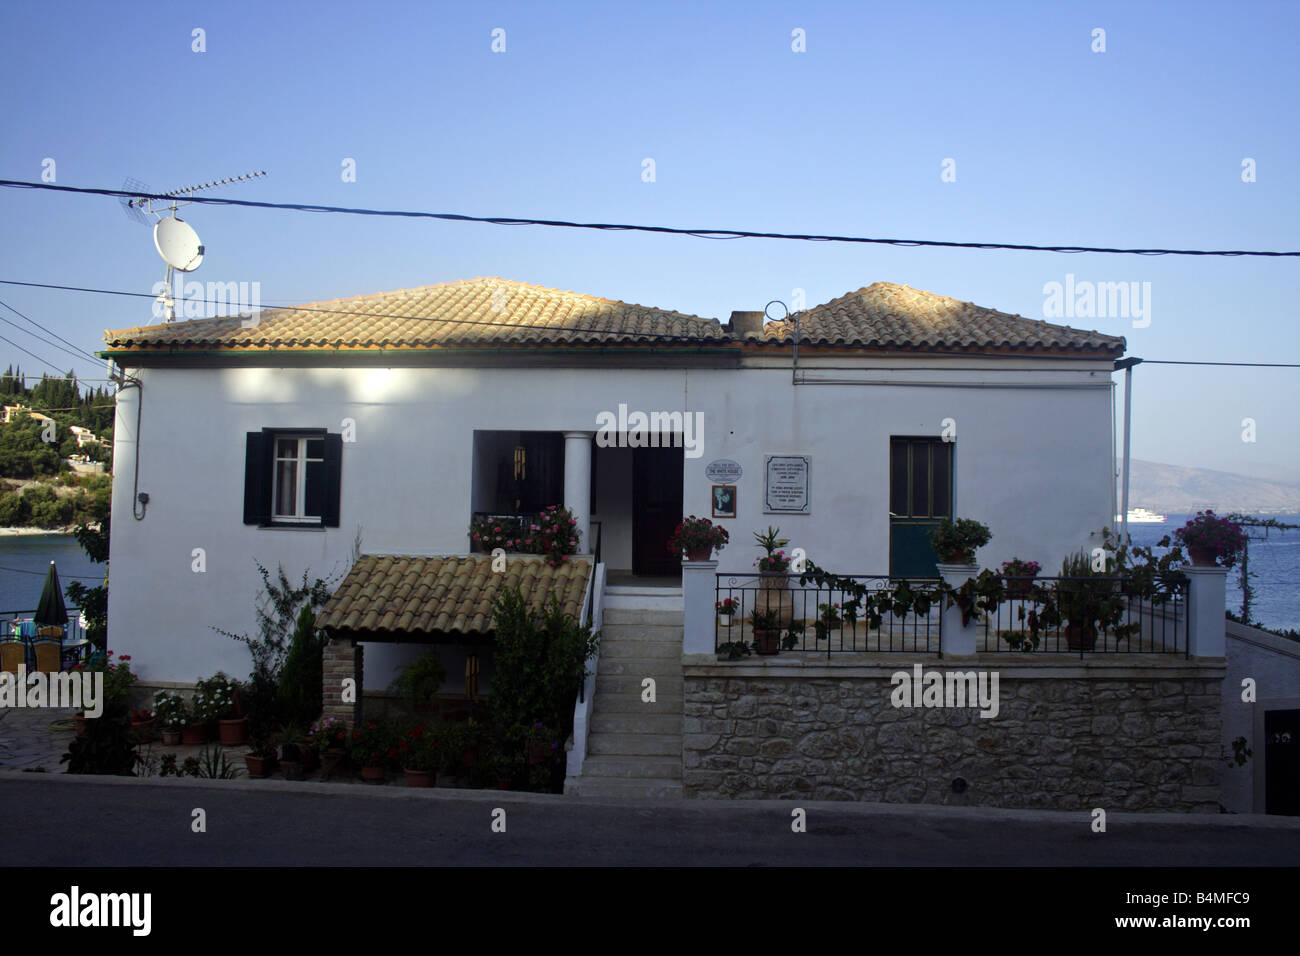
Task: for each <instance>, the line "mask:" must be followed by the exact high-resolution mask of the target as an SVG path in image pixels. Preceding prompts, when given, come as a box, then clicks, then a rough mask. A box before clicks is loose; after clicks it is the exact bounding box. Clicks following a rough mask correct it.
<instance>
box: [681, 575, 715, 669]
mask: <svg viewBox="0 0 1300 956" xmlns="http://www.w3.org/2000/svg"><path fill="white" fill-rule="evenodd" d="M717 571H718V562H717V561H683V562H682V624H683V628H682V653H683V654H712V653H713V652H714V643H713V642H714V627H715V616H716V612H717V605H716V594H717V580H718V579H717Z"/></svg>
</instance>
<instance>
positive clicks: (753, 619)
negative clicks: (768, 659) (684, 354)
mask: <svg viewBox="0 0 1300 956" xmlns="http://www.w3.org/2000/svg"><path fill="white" fill-rule="evenodd" d="M749 626H750V628H751V629H752V630H753V632H754V652H755V653H757V654H762V655H765V656H767V655H771V654H779V653H781V621H780V617H779V616H778V614H777V612H776V611H765V610H762V609H761V608H755V609H754V611H753V612H752V613H751V614H750V615H749Z"/></svg>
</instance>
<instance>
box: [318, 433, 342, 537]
mask: <svg viewBox="0 0 1300 956" xmlns="http://www.w3.org/2000/svg"><path fill="white" fill-rule="evenodd" d="M342 484H343V436H342V435H333V434H328V435H326V436H325V507H324V508H323V509H322V514H321V524H323V525H324V526H325V527H327V528H337V527H338V526H339V491H340V488H341V487H342Z"/></svg>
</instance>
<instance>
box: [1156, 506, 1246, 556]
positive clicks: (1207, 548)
mask: <svg viewBox="0 0 1300 956" xmlns="http://www.w3.org/2000/svg"><path fill="white" fill-rule="evenodd" d="M1174 537H1176V538H1177V539H1178V541H1179V542H1180V543H1181V544H1182V545H1183V546H1184V547H1186V548H1187V553H1188V555H1189V556H1190V557H1191V559H1192V564H1193V566H1195V567H1200V568H1212V567H1215V565H1216V564H1217V563H1218V562H1222V564H1223V567H1225V568H1230V567H1232V566H1233V565H1234V564H1236V563H1237V558H1239V557H1240V556H1241V552H1242V551H1244V550H1245V548H1246V535H1245V533H1244V532H1243V531H1242V530H1241V525H1239V524H1237V523H1236V522H1235V521H1229V520H1228V519H1227V518H1220V517H1218V516H1217V515H1216V514H1215V513H1214V512H1213V511H1198V512H1196V517H1195V518H1192V519H1191V520H1190V521H1188V522H1187V524H1185V525H1183V526H1182V527H1181V528H1179V529H1178V530H1177V531H1175V532H1174ZM1216 559H1217V561H1216Z"/></svg>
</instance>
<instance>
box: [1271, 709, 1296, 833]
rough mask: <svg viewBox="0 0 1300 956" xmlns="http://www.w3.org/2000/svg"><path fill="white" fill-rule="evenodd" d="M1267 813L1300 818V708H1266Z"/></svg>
mask: <svg viewBox="0 0 1300 956" xmlns="http://www.w3.org/2000/svg"><path fill="white" fill-rule="evenodd" d="M1264 812H1265V813H1279V814H1282V815H1283V816H1288V817H1300V710H1266V711H1264Z"/></svg>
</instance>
